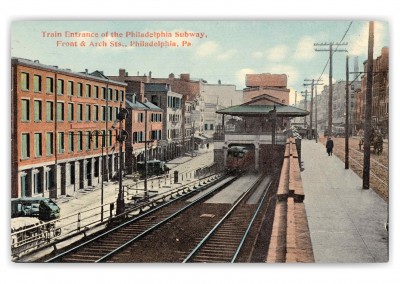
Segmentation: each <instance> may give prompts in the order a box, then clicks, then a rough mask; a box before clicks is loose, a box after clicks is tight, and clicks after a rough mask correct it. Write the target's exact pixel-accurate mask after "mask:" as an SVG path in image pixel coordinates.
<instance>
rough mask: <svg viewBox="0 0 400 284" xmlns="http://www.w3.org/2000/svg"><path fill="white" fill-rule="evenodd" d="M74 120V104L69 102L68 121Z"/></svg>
mask: <svg viewBox="0 0 400 284" xmlns="http://www.w3.org/2000/svg"><path fill="white" fill-rule="evenodd" d="M73 120H74V104H73V103H68V121H73Z"/></svg>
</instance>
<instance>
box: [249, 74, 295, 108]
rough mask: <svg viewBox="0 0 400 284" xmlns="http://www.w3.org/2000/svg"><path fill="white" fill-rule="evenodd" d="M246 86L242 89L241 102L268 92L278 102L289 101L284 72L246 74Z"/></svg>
mask: <svg viewBox="0 0 400 284" xmlns="http://www.w3.org/2000/svg"><path fill="white" fill-rule="evenodd" d="M246 87H247V88H245V89H243V102H245V103H246V102H249V101H250V100H251V99H252V98H254V97H258V96H260V95H263V94H268V95H270V96H272V97H275V98H277V99H279V102H280V103H283V104H288V103H289V93H290V90H289V89H288V88H287V75H286V74H270V73H263V74H246Z"/></svg>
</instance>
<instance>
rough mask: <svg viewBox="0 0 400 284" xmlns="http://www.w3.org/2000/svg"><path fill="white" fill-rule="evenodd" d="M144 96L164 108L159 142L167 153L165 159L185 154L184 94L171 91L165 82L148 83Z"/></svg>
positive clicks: (145, 86)
mask: <svg viewBox="0 0 400 284" xmlns="http://www.w3.org/2000/svg"><path fill="white" fill-rule="evenodd" d="M144 97H145V98H146V99H147V100H148V101H150V102H151V103H152V104H154V105H156V106H158V107H159V108H161V109H162V110H163V131H162V137H161V140H162V141H160V142H159V144H161V147H162V148H163V149H164V150H163V153H165V155H164V157H163V160H171V159H173V158H175V157H177V156H180V155H182V154H183V151H184V149H183V145H184V143H183V141H184V135H183V134H184V127H185V123H184V117H185V116H184V110H185V102H184V100H183V95H182V94H179V93H175V92H173V91H171V86H170V85H168V84H165V83H146V84H145V85H144Z"/></svg>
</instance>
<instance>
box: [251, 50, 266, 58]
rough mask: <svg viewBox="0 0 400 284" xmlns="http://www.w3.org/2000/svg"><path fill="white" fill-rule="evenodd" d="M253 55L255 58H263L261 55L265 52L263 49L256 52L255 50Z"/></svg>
mask: <svg viewBox="0 0 400 284" xmlns="http://www.w3.org/2000/svg"><path fill="white" fill-rule="evenodd" d="M252 55H253V57H254V58H257V59H259V58H261V57H263V56H264V53H263V52H261V51H255V52H253V54H252Z"/></svg>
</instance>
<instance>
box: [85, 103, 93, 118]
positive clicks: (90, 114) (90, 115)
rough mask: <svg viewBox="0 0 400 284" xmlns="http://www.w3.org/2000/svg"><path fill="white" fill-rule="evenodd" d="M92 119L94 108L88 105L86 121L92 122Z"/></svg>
mask: <svg viewBox="0 0 400 284" xmlns="http://www.w3.org/2000/svg"><path fill="white" fill-rule="evenodd" d="M91 118H92V108H91V106H90V105H86V121H90V120H91Z"/></svg>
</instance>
